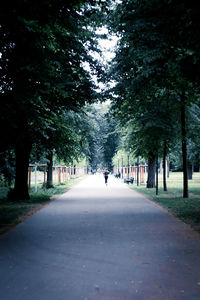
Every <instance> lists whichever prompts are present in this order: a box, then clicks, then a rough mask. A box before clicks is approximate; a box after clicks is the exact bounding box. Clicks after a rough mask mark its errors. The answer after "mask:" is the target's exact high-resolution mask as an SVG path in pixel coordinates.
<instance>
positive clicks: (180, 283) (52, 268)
mask: <svg viewBox="0 0 200 300" xmlns="http://www.w3.org/2000/svg"><path fill="white" fill-rule="evenodd" d="M0 299H1V300H133V299H134V300H152V299H154V300H167V299H170V300H172V299H175V300H200V235H199V234H198V233H196V232H194V231H193V230H192V229H190V227H189V226H187V225H185V224H183V223H182V222H180V221H178V220H177V219H175V218H174V217H173V216H171V215H170V214H168V213H167V212H166V211H165V210H164V209H162V208H160V207H159V206H157V205H155V204H153V202H151V201H149V200H148V199H145V198H144V197H143V196H141V195H139V194H138V193H136V192H134V191H133V190H131V189H130V188H129V187H128V186H127V185H125V184H123V183H120V182H119V181H118V180H117V179H115V178H113V177H111V176H110V177H109V180H108V186H106V185H105V184H104V180H103V176H102V175H93V176H89V177H88V178H87V179H85V180H83V181H82V182H81V183H80V184H78V185H77V186H75V187H74V188H72V189H71V190H69V191H68V192H67V193H65V194H64V195H62V196H61V197H59V198H58V199H57V200H55V201H53V202H51V203H50V204H49V205H48V206H46V207H45V208H43V209H42V210H40V211H39V212H37V213H36V214H35V215H33V216H32V217H30V218H29V219H28V220H26V221H25V222H23V223H21V224H19V225H18V226H17V227H16V228H15V229H13V230H12V231H11V232H9V233H7V234H5V235H4V236H3V237H1V238H0Z"/></svg>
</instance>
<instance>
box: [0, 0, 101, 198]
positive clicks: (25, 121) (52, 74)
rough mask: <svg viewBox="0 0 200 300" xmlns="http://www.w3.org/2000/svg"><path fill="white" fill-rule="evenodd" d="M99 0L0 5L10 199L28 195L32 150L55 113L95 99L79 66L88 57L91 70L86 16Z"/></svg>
mask: <svg viewBox="0 0 200 300" xmlns="http://www.w3.org/2000/svg"><path fill="white" fill-rule="evenodd" d="M99 3H100V4H101V1H98V2H96V1H78V0H77V1H73V2H70V3H67V2H66V1H61V0H59V1H51V2H48V1H45V0H44V1H43V0H42V1H40V4H38V3H37V1H31V0H29V1H25V0H21V1H7V2H6V4H5V6H4V7H2V10H1V19H0V25H1V26H0V32H1V36H2V37H3V38H2V39H1V42H0V52H1V54H2V55H1V70H0V72H1V82H0V85H1V93H0V97H1V104H0V109H2V111H3V114H2V116H1V118H0V125H1V128H6V134H5V132H4V134H1V141H2V146H1V149H5V150H6V149H8V148H9V147H11V148H14V149H15V153H16V178H15V189H14V195H13V197H15V198H19V199H26V198H28V197H29V195H28V187H27V173H28V172H27V167H28V163H29V157H30V152H31V148H32V145H33V143H34V142H35V141H36V140H38V139H40V138H41V137H42V136H44V135H46V134H47V132H48V131H49V130H48V129H49V127H50V126H51V123H52V122H53V120H54V117H55V115H57V114H59V113H60V111H62V110H63V109H68V110H73V109H76V107H81V106H83V105H84V104H85V103H86V102H88V103H91V102H93V101H94V98H95V96H96V93H95V91H94V85H93V83H92V80H91V76H90V74H89V72H88V71H86V69H85V68H84V66H83V65H84V63H85V62H86V61H87V62H88V63H89V64H90V66H91V69H92V70H93V72H95V66H96V62H95V60H94V59H92V57H91V56H90V55H89V53H88V51H89V50H90V49H92V50H94V49H95V44H96V42H95V39H94V34H93V32H92V30H91V28H89V26H88V20H89V17H90V16H91V15H92V12H96V11H98V12H99V11H101V9H96V7H95V5H98V4H99ZM92 20H93V21H92V22H93V23H94V21H95V20H94V17H92ZM96 70H97V73H99V72H100V67H97V68H96ZM5 125H8V126H5ZM10 133H11V134H10ZM5 137H6V138H5Z"/></svg>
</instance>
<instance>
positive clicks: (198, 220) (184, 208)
mask: <svg viewBox="0 0 200 300" xmlns="http://www.w3.org/2000/svg"><path fill="white" fill-rule="evenodd" d="M182 178H183V175H182V173H170V177H169V178H168V179H167V188H168V191H167V192H164V191H163V185H162V176H161V175H159V193H158V195H157V196H156V193H155V189H147V188H146V187H145V185H144V184H142V185H141V186H139V187H137V186H136V184H133V185H130V187H131V188H133V189H135V190H136V191H138V192H140V193H142V194H144V195H146V196H148V198H150V199H151V200H153V201H155V202H157V203H158V204H160V205H161V206H163V207H164V208H166V209H167V210H168V211H170V212H171V213H172V214H174V215H175V216H176V217H178V218H179V219H181V220H182V221H183V222H185V223H187V224H190V225H191V226H192V227H193V228H194V229H195V230H197V231H199V232H200V173H194V175H193V179H192V180H189V198H183V197H182V193H183V192H182V190H183V187H182V186H183V180H182Z"/></svg>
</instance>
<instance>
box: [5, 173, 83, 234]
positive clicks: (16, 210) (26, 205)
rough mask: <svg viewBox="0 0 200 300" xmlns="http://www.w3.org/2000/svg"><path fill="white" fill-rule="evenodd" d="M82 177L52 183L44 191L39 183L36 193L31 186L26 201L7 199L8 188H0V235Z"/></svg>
mask: <svg viewBox="0 0 200 300" xmlns="http://www.w3.org/2000/svg"><path fill="white" fill-rule="evenodd" d="M84 178H85V176H83V177H80V178H75V179H71V180H70V181H68V182H67V183H66V184H63V183H62V184H60V185H58V184H57V185H54V188H50V189H47V190H46V191H44V189H42V184H39V185H38V191H37V193H35V192H34V188H33V187H32V188H31V191H30V200H26V201H9V200H7V193H8V188H0V235H1V234H3V233H5V232H7V231H9V230H10V229H12V228H13V227H14V226H16V225H17V224H18V223H20V222H22V221H24V220H25V219H26V218H28V217H29V216H31V215H33V214H34V213H35V212H37V211H38V210H40V209H41V208H43V207H44V206H45V205H47V204H48V203H50V202H51V201H53V200H54V199H55V198H57V197H58V196H59V195H60V194H63V193H65V192H66V191H67V190H69V189H70V188H71V187H72V186H74V185H75V184H78V183H79V182H80V181H81V180H83V179H84Z"/></svg>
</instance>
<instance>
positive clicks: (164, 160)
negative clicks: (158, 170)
mask: <svg viewBox="0 0 200 300" xmlns="http://www.w3.org/2000/svg"><path fill="white" fill-rule="evenodd" d="M166 157H167V144H166V142H164V148H163V190H164V191H165V192H166V191H167V179H166Z"/></svg>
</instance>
